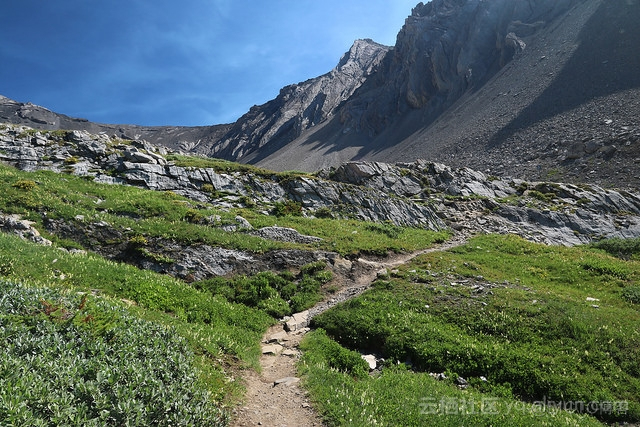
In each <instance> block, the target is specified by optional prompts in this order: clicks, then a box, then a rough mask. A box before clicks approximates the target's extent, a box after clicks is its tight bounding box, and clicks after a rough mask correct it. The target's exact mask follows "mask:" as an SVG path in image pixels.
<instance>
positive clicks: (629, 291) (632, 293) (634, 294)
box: [622, 286, 640, 304]
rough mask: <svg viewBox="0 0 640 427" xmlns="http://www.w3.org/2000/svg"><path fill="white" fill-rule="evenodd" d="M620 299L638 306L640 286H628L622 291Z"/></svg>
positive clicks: (639, 302)
mask: <svg viewBox="0 0 640 427" xmlns="http://www.w3.org/2000/svg"><path fill="white" fill-rule="evenodd" d="M622 297H623V298H624V299H626V300H627V301H629V302H630V303H633V304H640V286H629V287H628V288H625V289H624V290H623V291H622Z"/></svg>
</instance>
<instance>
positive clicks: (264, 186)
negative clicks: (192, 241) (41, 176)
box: [0, 125, 640, 245]
mask: <svg viewBox="0 0 640 427" xmlns="http://www.w3.org/2000/svg"><path fill="white" fill-rule="evenodd" d="M166 154H167V151H166V149H164V148H158V147H154V146H152V145H151V144H149V143H147V142H144V141H130V142H124V141H120V140H113V139H110V138H108V137H106V136H105V135H92V134H89V133H87V132H81V131H72V132H66V133H63V134H60V133H47V132H38V131H33V130H29V129H26V128H23V127H14V126H10V125H5V126H3V128H2V129H1V130H0V159H1V160H3V161H5V162H8V163H10V164H12V165H15V166H16V167H18V168H20V169H23V170H36V169H50V170H54V171H58V172H60V171H66V172H69V173H74V174H77V175H85V176H92V177H93V179H94V180H95V181H96V182H103V183H110V184H128V185H136V186H141V187H144V188H148V189H151V190H161V191H174V192H176V193H178V194H182V195H184V196H187V197H189V198H191V199H193V200H196V201H201V202H209V203H213V204H214V205H217V206H219V207H221V208H229V207H233V206H241V207H246V205H247V204H250V205H253V207H254V209H257V210H260V211H262V212H264V213H269V212H270V211H271V210H272V209H273V206H275V205H276V204H278V203H287V202H295V203H297V204H298V205H299V206H300V208H301V211H302V213H303V214H304V215H307V216H323V215H327V216H334V217H343V218H357V219H360V220H365V221H374V222H387V223H391V224H395V225H401V226H412V227H427V228H430V229H443V228H445V227H450V228H452V229H454V230H457V231H461V232H465V233H467V234H474V233H513V234H518V235H521V236H523V237H525V238H527V239H530V240H533V241H538V242H543V243H547V244H563V245H575V244H584V243H589V242H591V241H594V240H598V239H601V238H607V237H624V238H628V237H637V236H640V197H639V196H638V195H637V194H635V193H632V192H628V191H615V190H611V189H604V188H601V187H598V186H589V185H575V184H561V183H548V182H527V181H523V180H519V179H510V178H498V177H492V176H487V175H485V174H483V173H481V172H478V171H474V170H472V169H469V168H460V169H454V168H451V167H448V166H445V165H442V164H438V163H433V162H426V161H421V160H419V161H416V162H413V163H397V164H395V165H390V164H385V163H375V162H349V163H346V164H343V165H342V166H340V167H338V168H333V169H329V170H323V171H321V172H319V173H317V174H316V175H295V174H294V175H285V176H281V175H277V174H275V173H274V174H271V173H269V172H261V173H257V172H256V173H253V172H230V173H222V172H217V171H215V170H214V169H211V168H183V167H178V166H175V165H174V164H172V163H171V162H167V160H166V158H165V155H166ZM70 159H71V160H70ZM211 222H212V225H216V219H215V218H213V219H212V220H211ZM217 225H219V226H222V225H223V224H217ZM244 225H246V224H244ZM226 226H227V227H229V226H232V227H235V228H240V229H241V228H242V227H243V224H236V225H233V224H232V225H228V224H227V225H226Z"/></svg>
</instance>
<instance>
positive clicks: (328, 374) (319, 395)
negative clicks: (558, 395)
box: [298, 329, 602, 427]
mask: <svg viewBox="0 0 640 427" xmlns="http://www.w3.org/2000/svg"><path fill="white" fill-rule="evenodd" d="M336 346H337V347H338V349H336ZM301 349H302V350H303V351H304V356H303V358H302V360H301V362H300V363H299V365H298V368H299V371H300V372H301V373H302V374H303V378H304V385H305V387H307V388H308V389H309V391H310V393H311V396H312V398H313V400H314V402H315V405H316V406H317V407H318V408H319V409H320V411H321V413H322V415H323V417H324V419H325V421H326V422H327V424H328V425H330V426H338V425H348V426H373V425H379V426H434V427H439V426H447V427H458V426H467V425H468V426H474V427H475V426H487V427H489V426H493V427H501V426H504V427H516V426H522V427H529V426H549V427H560V426H575V427H585V426H602V424H601V423H599V422H598V421H597V420H595V419H594V418H592V417H588V416H580V415H577V414H571V413H568V412H564V411H557V410H554V409H553V408H552V407H551V406H550V405H547V406H544V405H543V404H542V403H539V404H531V403H529V404H526V403H523V402H520V401H518V400H515V399H513V398H508V397H498V396H493V395H489V394H485V393H481V392H479V391H477V390H475V389H474V388H471V389H468V390H460V389H459V388H458V387H456V386H455V385H454V384H453V382H452V381H451V380H447V381H437V380H436V379H434V378H433V377H431V376H430V375H429V374H426V373H419V372H412V371H410V370H408V369H407V368H406V367H405V365H403V364H400V365H394V364H389V365H387V366H386V367H385V368H384V369H383V371H382V373H380V374H378V375H374V376H368V375H366V374H364V375H363V374H362V369H363V367H362V365H361V364H362V363H363V360H362V359H360V357H359V355H358V353H355V352H350V351H349V350H347V349H345V348H342V347H341V346H340V345H339V344H337V343H335V342H334V341H332V340H331V339H330V338H329V337H327V335H326V333H325V332H324V331H323V330H322V329H319V330H316V331H314V332H312V333H310V334H308V335H307V336H306V337H305V339H304V340H303V342H302V343H301ZM336 354H340V355H341V356H342V357H341V358H338V359H337V360H336Z"/></svg>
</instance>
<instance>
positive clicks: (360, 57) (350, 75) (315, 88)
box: [207, 39, 389, 161]
mask: <svg viewBox="0 0 640 427" xmlns="http://www.w3.org/2000/svg"><path fill="white" fill-rule="evenodd" d="M388 51H389V47H387V46H383V45H380V44H378V43H376V42H374V41H373V40H368V39H367V40H356V41H355V43H354V44H353V46H352V47H351V49H350V50H349V51H348V52H347V53H345V54H344V56H343V57H342V58H341V59H340V62H339V63H338V65H337V66H336V67H335V68H334V69H333V70H331V71H330V72H329V73H327V74H324V75H322V76H320V77H316V78H313V79H310V80H307V81H305V82H301V83H298V84H293V85H289V86H286V87H284V88H282V89H281V90H280V94H279V95H278V96H277V97H276V98H275V99H273V100H271V101H269V102H267V103H266V104H264V105H260V106H254V107H252V108H251V109H250V110H249V112H248V113H246V114H245V115H243V116H242V117H240V119H238V121H237V122H236V123H235V124H234V125H233V126H232V127H231V129H230V130H229V131H228V132H227V133H226V134H225V135H224V137H223V138H222V139H220V140H219V141H215V142H214V143H212V144H211V149H210V151H209V152H208V153H207V154H208V155H211V156H213V157H222V158H225V159H231V160H239V159H242V160H243V161H247V160H249V159H250V158H253V159H260V158H262V157H264V156H266V155H267V153H269V152H273V151H275V150H277V149H278V148H280V147H282V146H284V145H285V144H287V143H289V142H291V141H293V140H294V139H296V138H297V137H299V136H300V135H301V134H302V133H303V132H304V131H305V130H307V129H309V128H311V127H314V126H316V125H319V124H320V123H322V122H324V121H325V120H327V119H328V118H330V117H332V116H333V114H334V113H335V111H336V109H337V108H338V107H339V106H340V105H341V104H342V103H344V102H345V101H347V100H348V99H349V98H350V97H351V96H352V95H353V93H354V92H355V91H356V90H357V89H358V88H359V87H360V85H362V83H364V82H365V80H366V79H367V78H368V77H369V76H371V75H373V74H375V72H376V71H377V69H378V65H379V64H380V61H381V60H382V59H383V58H384V56H385V54H386V53H387V52H388Z"/></svg>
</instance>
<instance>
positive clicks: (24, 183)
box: [11, 179, 38, 191]
mask: <svg viewBox="0 0 640 427" xmlns="http://www.w3.org/2000/svg"><path fill="white" fill-rule="evenodd" d="M11 186H12V187H13V188H17V189H19V190H24V191H31V190H33V189H35V188H36V187H38V184H36V183H35V181H32V180H30V179H21V180H18V181H16V182H15V183H14V184H13V185H11Z"/></svg>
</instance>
